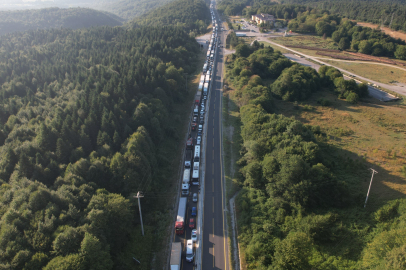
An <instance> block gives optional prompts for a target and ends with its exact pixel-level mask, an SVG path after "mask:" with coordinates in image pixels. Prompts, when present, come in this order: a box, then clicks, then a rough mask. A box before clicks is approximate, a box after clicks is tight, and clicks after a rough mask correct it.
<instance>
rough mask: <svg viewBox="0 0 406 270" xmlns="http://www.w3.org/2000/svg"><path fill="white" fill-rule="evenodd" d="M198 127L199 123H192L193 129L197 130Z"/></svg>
mask: <svg viewBox="0 0 406 270" xmlns="http://www.w3.org/2000/svg"><path fill="white" fill-rule="evenodd" d="M196 127H197V124H196V123H192V131H196Z"/></svg>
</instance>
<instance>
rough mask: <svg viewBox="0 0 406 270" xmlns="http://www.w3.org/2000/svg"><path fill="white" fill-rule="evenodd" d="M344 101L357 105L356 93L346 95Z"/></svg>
mask: <svg viewBox="0 0 406 270" xmlns="http://www.w3.org/2000/svg"><path fill="white" fill-rule="evenodd" d="M346 100H347V101H348V102H350V103H352V104H356V103H358V100H359V97H358V95H357V94H356V93H354V92H351V93H349V94H348V96H347V97H346Z"/></svg>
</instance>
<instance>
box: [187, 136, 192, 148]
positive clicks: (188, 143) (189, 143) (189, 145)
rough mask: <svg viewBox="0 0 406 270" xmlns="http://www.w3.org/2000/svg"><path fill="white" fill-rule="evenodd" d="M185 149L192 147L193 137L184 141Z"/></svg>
mask: <svg viewBox="0 0 406 270" xmlns="http://www.w3.org/2000/svg"><path fill="white" fill-rule="evenodd" d="M186 149H193V137H190V138H189V139H188V140H187V142H186Z"/></svg>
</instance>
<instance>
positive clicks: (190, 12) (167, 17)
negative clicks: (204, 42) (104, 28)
mask: <svg viewBox="0 0 406 270" xmlns="http://www.w3.org/2000/svg"><path fill="white" fill-rule="evenodd" d="M180 7H182V8H180ZM210 22H211V18H210V13H209V7H208V6H207V5H206V3H205V2H204V1H203V0H176V1H173V2H171V3H169V4H167V5H165V6H163V7H160V8H157V9H154V10H152V11H150V12H148V13H146V14H144V15H142V16H140V17H137V18H135V19H134V20H132V21H131V22H130V23H128V26H129V27H137V25H149V26H151V25H152V26H161V25H162V26H165V25H176V26H179V27H182V28H184V29H185V30H186V31H188V32H189V33H190V35H191V36H196V35H199V34H203V33H205V32H206V31H207V26H208V24H209V23H210Z"/></svg>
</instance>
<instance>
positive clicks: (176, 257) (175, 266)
mask: <svg viewBox="0 0 406 270" xmlns="http://www.w3.org/2000/svg"><path fill="white" fill-rule="evenodd" d="M181 262H182V243H181V242H175V243H172V250H171V270H180V266H181Z"/></svg>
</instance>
